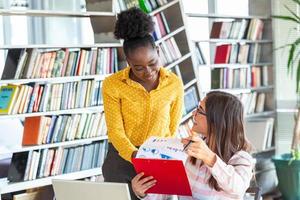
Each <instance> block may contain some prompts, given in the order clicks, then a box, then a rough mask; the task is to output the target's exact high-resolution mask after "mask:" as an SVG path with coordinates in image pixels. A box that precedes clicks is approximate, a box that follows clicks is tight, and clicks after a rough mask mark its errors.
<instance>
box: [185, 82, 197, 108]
mask: <svg viewBox="0 0 300 200" xmlns="http://www.w3.org/2000/svg"><path fill="white" fill-rule="evenodd" d="M198 104H199V99H198V95H197V92H196V87H195V86H192V87H190V88H188V89H187V90H186V92H185V94H184V107H185V111H186V114H188V113H190V112H191V111H193V110H194V109H195V108H196V107H197V106H198Z"/></svg>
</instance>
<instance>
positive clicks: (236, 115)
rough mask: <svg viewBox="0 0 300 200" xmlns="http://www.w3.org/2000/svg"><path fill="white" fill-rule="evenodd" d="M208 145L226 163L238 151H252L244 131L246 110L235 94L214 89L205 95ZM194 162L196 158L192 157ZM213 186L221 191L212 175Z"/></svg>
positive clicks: (209, 181)
mask: <svg viewBox="0 0 300 200" xmlns="http://www.w3.org/2000/svg"><path fill="white" fill-rule="evenodd" d="M205 99H206V101H205V109H206V119H207V138H206V142H207V145H208V147H209V148H210V149H211V150H212V151H213V152H214V153H216V154H217V155H218V156H219V157H220V158H221V159H222V160H223V161H224V162H225V163H228V161H229V159H230V158H231V157H232V156H233V155H234V154H235V153H236V152H238V151H241V150H244V151H247V152H249V151H250V144H249V143H248V141H247V139H246V137H245V133H244V121H243V119H244V111H243V105H242V103H241V101H240V100H239V99H238V98H237V97H236V96H234V95H232V94H229V93H225V92H220V91H214V92H210V93H208V94H207V95H206V97H205ZM191 162H192V163H193V164H195V163H196V159H195V158H191ZM208 184H209V186H210V187H211V188H214V189H215V190H217V191H220V190H221V188H220V187H219V185H218V183H217V181H216V180H215V179H214V177H213V176H211V177H210V178H209V180H208Z"/></svg>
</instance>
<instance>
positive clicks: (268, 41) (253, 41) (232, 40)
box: [193, 39, 273, 43]
mask: <svg viewBox="0 0 300 200" xmlns="http://www.w3.org/2000/svg"><path fill="white" fill-rule="evenodd" d="M193 42H211V43H273V41H272V40H246V39H208V40H193Z"/></svg>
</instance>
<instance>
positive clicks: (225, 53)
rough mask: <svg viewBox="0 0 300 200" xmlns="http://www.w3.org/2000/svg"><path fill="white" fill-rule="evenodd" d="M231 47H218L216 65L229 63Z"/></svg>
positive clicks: (226, 45) (225, 45)
mask: <svg viewBox="0 0 300 200" xmlns="http://www.w3.org/2000/svg"><path fill="white" fill-rule="evenodd" d="M230 50H231V45H230V44H223V45H219V46H217V47H216V54H215V62H214V63H215V64H221V63H228V61H229V55H230Z"/></svg>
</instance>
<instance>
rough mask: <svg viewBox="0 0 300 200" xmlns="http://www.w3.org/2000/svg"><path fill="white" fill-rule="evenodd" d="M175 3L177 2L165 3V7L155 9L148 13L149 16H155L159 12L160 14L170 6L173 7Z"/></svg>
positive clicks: (177, 1)
mask: <svg viewBox="0 0 300 200" xmlns="http://www.w3.org/2000/svg"><path fill="white" fill-rule="evenodd" d="M176 3H179V0H173V1H171V2H170V3H167V4H166V5H163V6H161V7H159V8H157V9H155V10H154V11H152V12H150V13H149V15H151V16H153V15H156V14H157V13H159V12H161V11H163V10H165V9H167V8H169V7H171V6H173V5H174V4H176Z"/></svg>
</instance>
